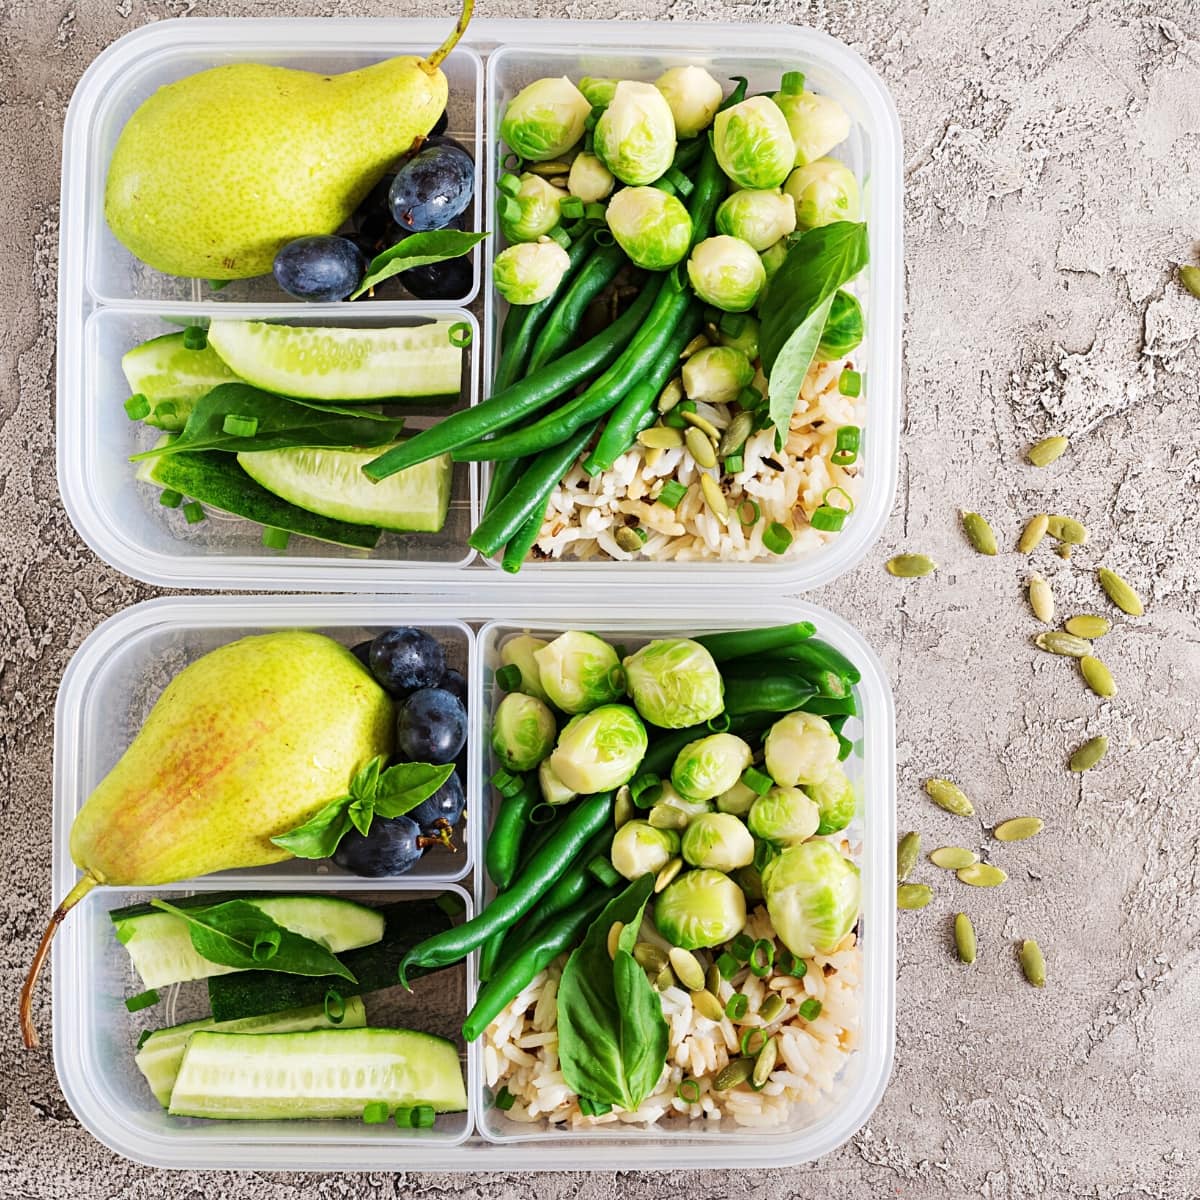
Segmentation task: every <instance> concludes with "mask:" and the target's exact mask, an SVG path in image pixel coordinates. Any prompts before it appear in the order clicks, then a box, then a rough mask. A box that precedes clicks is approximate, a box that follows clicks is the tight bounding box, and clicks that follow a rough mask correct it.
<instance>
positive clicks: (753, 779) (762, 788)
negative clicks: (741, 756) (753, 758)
mask: <svg viewBox="0 0 1200 1200" xmlns="http://www.w3.org/2000/svg"><path fill="white" fill-rule="evenodd" d="M742 782H743V783H744V784H745V785H746V786H747V787H748V788H749V789H750V790H751V791H752V792H754V793H755V794H756V795H759V796H765V795H766V794H767V793H768V792H769V791H770V790H771V789H772V788H773V787H774V786H775V780H773V779H772V778H771V777H770V775H765V774H764V773H763V772H762V771H759V770H758V769H756V768H755V767H747V768H746V769H745V770H744V771H743V772H742ZM746 957H749V952H747V955H746Z"/></svg>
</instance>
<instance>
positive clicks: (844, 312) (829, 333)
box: [817, 291, 863, 362]
mask: <svg viewBox="0 0 1200 1200" xmlns="http://www.w3.org/2000/svg"><path fill="white" fill-rule="evenodd" d="M862 340H863V310H862V305H861V304H859V302H858V299H857V298H856V297H855V296H852V295H851V294H850V293H849V292H846V291H837V292H834V294H833V304H832V305H830V308H829V316H828V317H827V318H826V321H825V328H824V329H823V330H821V342H820V344H819V345H818V346H817V359H818V361H820V362H829V361H830V360H831V359H835V358H845V357H846V355H847V354H849V353H850V352H851V351H852V350H853V349H854V348H855V347H856V346H857V345H858V344H859V343H860V342H861V341H862Z"/></svg>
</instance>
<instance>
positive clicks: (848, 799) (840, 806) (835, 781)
mask: <svg viewBox="0 0 1200 1200" xmlns="http://www.w3.org/2000/svg"><path fill="white" fill-rule="evenodd" d="M804 790H805V791H806V792H807V793H808V794H809V796H810V797H811V798H812V800H813V802H814V803H815V804H816V806H817V809H818V810H819V811H820V814H821V823H820V824H819V825H818V826H817V833H818V835H819V836H821V837H824V836H825V834H827V833H837V831H838V830H839V829H845V828H846V826H847V825H849V824H850V822H851V821H852V820H853V819H854V813H855V811H856V810H857V809H858V797H857V796H856V795H855V794H854V784H852V783H851V782H850V779H849V777H848V776H847V775H846V772H845V771H843V770H842V768H841V767H834V768H833V770H832V771H830V772H829V774H828V775H826V776H825V778H824V779H822V780H819V781H818V782H817V783H807V784H805V785H804Z"/></svg>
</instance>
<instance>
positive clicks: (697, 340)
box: [679, 333, 709, 359]
mask: <svg viewBox="0 0 1200 1200" xmlns="http://www.w3.org/2000/svg"><path fill="white" fill-rule="evenodd" d="M708 344H709V343H708V338H706V337H705V336H704V334H702V333H698V334H696V336H695V337H694V338H692V340H691V341H690V342H688V344H687V345H686V346H684V348H683V352H682V353H681V354H680V355H679V357H680V358H681V359H684V358H691V357H692V355H693V354H696V353H698V352H699V351H701V350H703V349H704V348H705V346H707V345H708Z"/></svg>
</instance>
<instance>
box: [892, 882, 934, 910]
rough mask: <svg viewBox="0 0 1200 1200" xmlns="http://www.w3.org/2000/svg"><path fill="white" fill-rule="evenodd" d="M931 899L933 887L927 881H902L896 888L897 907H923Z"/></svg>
mask: <svg viewBox="0 0 1200 1200" xmlns="http://www.w3.org/2000/svg"><path fill="white" fill-rule="evenodd" d="M932 899H933V888H931V887H930V886H929V885H928V884H927V883H902V884H901V885H900V886H899V887H898V888H897V889H896V907H897V908H924V907H925V905H927V904H928V903H929V902H930V900H932Z"/></svg>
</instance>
